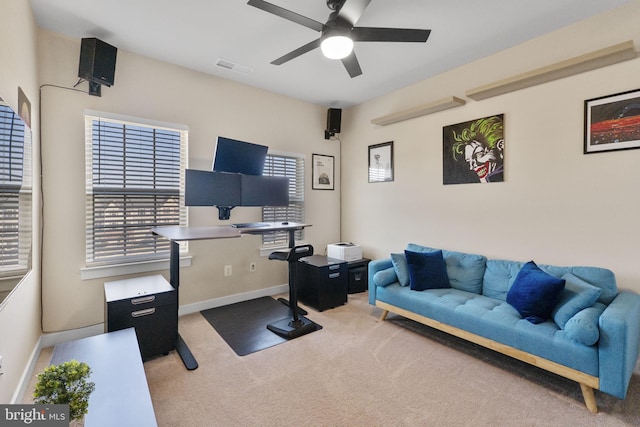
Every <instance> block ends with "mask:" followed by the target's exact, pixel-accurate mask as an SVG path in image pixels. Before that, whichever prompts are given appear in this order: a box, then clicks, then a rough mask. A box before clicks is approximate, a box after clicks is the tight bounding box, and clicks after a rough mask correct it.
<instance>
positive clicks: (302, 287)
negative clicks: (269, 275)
mask: <svg viewBox="0 0 640 427" xmlns="http://www.w3.org/2000/svg"><path fill="white" fill-rule="evenodd" d="M347 272H348V267H347V262H346V261H342V260H340V259H335V258H328V257H326V256H322V255H312V256H308V257H304V258H300V261H299V262H298V263H297V265H296V276H295V277H296V278H295V280H296V289H297V291H298V299H299V300H300V302H302V303H304V304H307V305H309V306H310V307H313V308H315V309H316V310H319V311H324V310H326V309H328V308H333V307H338V306H340V305H342V304H344V303H346V302H347V287H348V277H347Z"/></svg>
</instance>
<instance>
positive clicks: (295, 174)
mask: <svg viewBox="0 0 640 427" xmlns="http://www.w3.org/2000/svg"><path fill="white" fill-rule="evenodd" d="M263 174H264V175H269V176H282V177H287V178H289V206H265V207H263V208H262V220H263V221H266V222H280V221H291V222H304V156H302V155H294V154H268V155H267V159H266V160H265V162H264V172H263ZM295 237H296V240H302V239H304V230H299V231H296V236H295ZM262 243H263V244H264V245H265V246H287V245H288V243H289V234H288V233H287V232H283V233H269V234H264V235H263V236H262Z"/></svg>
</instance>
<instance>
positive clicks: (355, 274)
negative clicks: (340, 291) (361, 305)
mask: <svg viewBox="0 0 640 427" xmlns="http://www.w3.org/2000/svg"><path fill="white" fill-rule="evenodd" d="M368 264H369V260H368V259H366V258H363V259H361V260H357V261H351V262H349V293H350V294H357V293H359V292H364V291H366V290H367V288H368V287H369V277H368V272H369V271H368V270H369V269H368Z"/></svg>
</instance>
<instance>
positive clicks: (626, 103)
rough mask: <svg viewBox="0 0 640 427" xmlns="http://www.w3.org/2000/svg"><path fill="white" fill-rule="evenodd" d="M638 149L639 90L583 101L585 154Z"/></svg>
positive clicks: (639, 140) (639, 145)
mask: <svg viewBox="0 0 640 427" xmlns="http://www.w3.org/2000/svg"><path fill="white" fill-rule="evenodd" d="M632 148H640V89H636V90H632V91H629V92H622V93H617V94H615V95H607V96H602V97H600V98H594V99H588V100H586V101H584V154H591V153H600V152H603V151H614V150H628V149H632Z"/></svg>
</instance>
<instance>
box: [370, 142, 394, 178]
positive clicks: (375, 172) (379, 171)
mask: <svg viewBox="0 0 640 427" xmlns="http://www.w3.org/2000/svg"><path fill="white" fill-rule="evenodd" d="M390 181H393V141H390V142H383V143H382V144H375V145H370V146H369V182H390Z"/></svg>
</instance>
